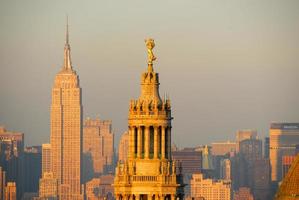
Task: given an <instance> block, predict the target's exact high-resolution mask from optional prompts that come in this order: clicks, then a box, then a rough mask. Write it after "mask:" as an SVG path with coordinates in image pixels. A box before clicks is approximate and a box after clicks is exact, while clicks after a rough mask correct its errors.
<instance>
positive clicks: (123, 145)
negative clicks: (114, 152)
mask: <svg viewBox="0 0 299 200" xmlns="http://www.w3.org/2000/svg"><path fill="white" fill-rule="evenodd" d="M128 153H129V133H128V132H127V131H126V132H124V133H123V134H122V136H121V139H120V141H119V145H118V160H119V161H120V162H125V161H126V160H127V159H128Z"/></svg>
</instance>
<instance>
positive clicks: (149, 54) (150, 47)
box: [144, 38, 156, 64]
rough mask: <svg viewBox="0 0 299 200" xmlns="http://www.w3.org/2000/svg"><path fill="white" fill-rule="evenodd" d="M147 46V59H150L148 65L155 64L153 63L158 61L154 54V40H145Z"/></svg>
mask: <svg viewBox="0 0 299 200" xmlns="http://www.w3.org/2000/svg"><path fill="white" fill-rule="evenodd" d="M144 41H145V45H146V47H147V57H148V64H153V61H154V60H156V57H155V55H154V53H153V48H154V47H155V41H154V39H151V38H149V39H145V40H144Z"/></svg>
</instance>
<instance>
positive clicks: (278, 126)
mask: <svg viewBox="0 0 299 200" xmlns="http://www.w3.org/2000/svg"><path fill="white" fill-rule="evenodd" d="M297 144H299V123H272V124H271V126H270V162H271V178H272V181H278V182H279V181H281V180H282V157H283V156H293V155H295V151H296V145H297Z"/></svg>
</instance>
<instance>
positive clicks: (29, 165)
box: [23, 146, 42, 193]
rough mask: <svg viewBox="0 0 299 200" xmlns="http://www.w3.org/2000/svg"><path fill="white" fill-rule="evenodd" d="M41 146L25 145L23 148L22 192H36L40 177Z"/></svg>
mask: <svg viewBox="0 0 299 200" xmlns="http://www.w3.org/2000/svg"><path fill="white" fill-rule="evenodd" d="M41 159H42V153H41V146H32V147H26V148H25V150H24V165H23V166H24V167H23V188H24V191H23V193H38V187H39V178H40V177H41V162H42V161H41Z"/></svg>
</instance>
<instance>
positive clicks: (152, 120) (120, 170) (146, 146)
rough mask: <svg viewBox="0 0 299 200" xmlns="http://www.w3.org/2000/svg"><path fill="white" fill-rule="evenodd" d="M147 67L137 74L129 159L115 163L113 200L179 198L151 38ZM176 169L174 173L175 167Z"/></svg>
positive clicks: (168, 124) (167, 114)
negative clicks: (138, 85) (138, 93)
mask: <svg viewBox="0 0 299 200" xmlns="http://www.w3.org/2000/svg"><path fill="white" fill-rule="evenodd" d="M146 46H147V50H148V68H147V71H146V72H145V73H143V74H142V75H141V95H140V97H139V99H138V100H131V102H130V108H129V118H128V126H129V158H128V161H126V162H124V163H118V165H117V167H116V175H115V180H114V192H115V197H116V199H117V200H122V199H126V200H131V199H132V200H140V199H141V200H152V199H155V200H158V199H159V200H165V199H168V200H174V199H176V198H177V197H178V198H180V199H183V181H182V176H181V174H180V171H181V167H177V165H176V163H175V161H173V160H172V159H171V120H172V116H171V107H170V100H169V99H167V98H164V99H161V97H160V95H159V75H158V73H156V72H155V71H154V69H153V61H154V60H155V59H156V58H155V56H154V54H153V52H152V49H153V48H154V46H155V43H154V40H153V39H148V40H146ZM177 168H178V169H179V170H178V172H176V169H177Z"/></svg>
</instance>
